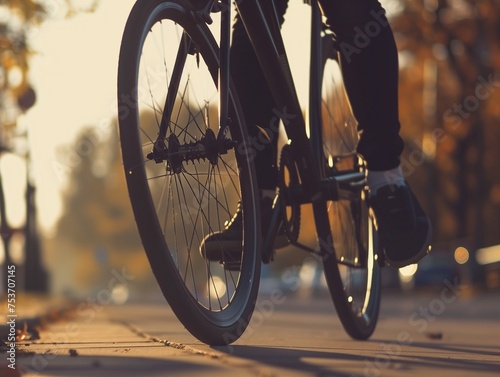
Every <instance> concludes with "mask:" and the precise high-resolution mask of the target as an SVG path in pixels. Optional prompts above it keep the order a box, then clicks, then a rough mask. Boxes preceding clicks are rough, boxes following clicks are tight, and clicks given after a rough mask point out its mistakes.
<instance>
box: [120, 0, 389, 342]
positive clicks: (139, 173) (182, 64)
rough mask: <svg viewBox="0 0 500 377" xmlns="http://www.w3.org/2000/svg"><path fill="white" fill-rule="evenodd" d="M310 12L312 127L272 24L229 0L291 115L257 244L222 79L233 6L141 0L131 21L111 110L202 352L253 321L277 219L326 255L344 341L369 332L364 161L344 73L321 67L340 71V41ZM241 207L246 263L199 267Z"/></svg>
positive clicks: (141, 203) (246, 146) (230, 98)
mask: <svg viewBox="0 0 500 377" xmlns="http://www.w3.org/2000/svg"><path fill="white" fill-rule="evenodd" d="M310 5H311V69H310V101H309V114H310V116H309V120H308V121H309V127H307V125H306V119H305V117H304V116H303V115H302V110H301V106H300V103H299V100H298V98H297V94H296V91H295V88H294V83H293V78H292V76H291V73H290V69H289V65H288V61H287V57H286V53H285V48H284V44H283V39H282V36H281V34H280V28H279V25H278V23H277V21H276V20H274V19H272V17H271V19H266V18H265V17H264V16H263V14H262V12H261V9H260V6H259V4H258V3H257V2H255V1H251V0H244V1H238V4H237V7H238V10H239V13H240V15H241V17H242V19H243V20H244V21H245V20H246V19H248V20H252V22H251V23H245V24H246V25H247V32H248V33H249V35H251V36H252V38H251V39H252V41H253V45H254V49H255V51H256V52H257V55H258V57H259V61H260V62H261V65H262V67H263V70H264V72H265V74H266V79H267V81H268V83H269V85H270V88H271V90H272V92H273V96H274V98H275V102H276V106H277V109H281V110H280V111H281V112H282V115H283V114H285V115H284V116H282V121H283V123H284V127H285V129H286V133H287V136H288V139H289V142H288V144H287V145H285V146H284V147H283V149H282V151H281V155H280V177H281V178H280V187H279V194H278V197H277V199H276V200H275V202H274V207H273V215H272V220H271V225H270V227H269V229H268V231H267V233H266V234H263V235H262V236H261V234H260V233H261V231H260V229H261V228H260V208H259V197H258V188H257V186H256V175H255V167H254V165H253V153H254V152H255V150H254V149H252V145H251V143H249V139H248V134H247V130H246V125H245V120H244V117H243V115H242V112H241V108H240V103H239V99H238V92H237V88H235V87H234V85H233V84H232V81H231V80H230V75H229V46H230V33H231V24H230V20H231V18H230V17H231V16H230V13H231V12H230V9H231V3H230V1H229V0H204V1H197V0H193V1H191V2H190V1H188V0H138V1H137V2H136V4H135V5H134V7H133V9H132V11H131V13H130V15H129V19H128V21H127V24H126V26H125V30H124V33H123V39H122V44H121V50H120V57H119V69H118V112H119V128H120V137H121V149H122V155H123V163H124V169H125V174H126V178H127V186H128V190H129V196H130V200H131V203H132V207H133V211H134V215H135V220H136V222H137V226H138V230H139V233H140V236H141V239H142V242H143V246H144V249H145V252H146V254H147V257H148V259H149V262H150V265H151V268H152V271H153V273H154V275H155V277H156V280H157V282H158V284H159V286H160V288H161V290H162V292H163V295H164V296H165V298H166V300H167V302H168V303H169V305H170V306H171V308H172V310H173V312H174V313H175V314H176V316H177V317H178V319H179V320H180V321H181V323H182V324H183V325H184V326H185V327H186V329H187V330H188V331H189V332H190V333H191V334H192V335H194V336H195V337H196V338H198V339H199V340H201V341H202V342H204V343H207V344H210V345H226V344H229V343H231V342H234V341H235V340H237V339H238V338H239V337H240V336H241V335H242V334H243V332H244V331H245V329H246V327H247V326H248V324H249V322H250V319H251V316H252V313H253V310H254V308H255V302H256V299H257V296H258V286H259V278H260V269H261V264H262V262H264V263H268V262H269V261H270V260H271V259H272V252H273V251H272V249H273V247H272V245H273V240H274V237H275V235H276V231H277V229H278V227H279V223H280V222H281V223H282V224H283V227H284V228H285V231H286V234H287V236H288V238H289V241H290V243H291V244H292V245H295V246H297V247H299V248H301V249H305V250H307V251H309V252H311V253H314V254H315V255H317V257H318V258H321V260H322V262H323V268H324V273H325V277H326V281H327V284H328V287H329V291H330V293H331V297H332V300H333V302H334V305H335V308H336V311H337V313H338V315H339V318H340V320H341V323H342V325H343V327H344V329H345V330H346V332H347V333H348V334H349V335H350V336H351V337H352V338H354V339H367V338H369V337H370V335H371V334H372V333H373V331H374V329H375V326H376V323H377V317H378V311H379V305H380V267H381V265H383V262H382V261H381V258H379V257H378V252H377V251H378V250H377V247H378V242H377V232H376V224H375V221H374V218H373V215H372V213H371V211H370V209H369V206H368V205H367V192H366V179H365V165H364V163H363V161H362V160H361V158H360V157H359V156H358V155H357V154H356V153H355V146H356V143H357V133H356V123H355V120H354V118H353V116H352V114H350V111H349V107H348V106H346V104H347V102H346V100H345V94H344V93H343V91H342V90H341V89H340V88H339V87H338V86H336V85H333V86H332V85H330V81H331V80H336V79H337V76H338V74H336V73H332V71H330V70H329V67H332V69H334V70H335V69H338V68H336V67H337V63H338V61H337V50H336V45H335V41H334V38H333V37H332V35H331V34H330V33H329V32H328V30H327V28H326V27H325V25H324V24H323V22H322V16H321V12H320V10H319V7H318V4H317V2H316V1H314V0H313V1H311V2H310ZM214 18H217V19H218V20H217V22H213V19H214ZM217 28H219V30H217ZM212 30H215V32H213V31H212ZM214 33H215V34H216V35H217V34H218V33H220V37H217V38H216V37H214ZM171 42H172V43H171ZM167 63H168V64H167ZM169 64H171V65H169ZM202 79H205V80H202ZM330 97H334V98H333V99H332V98H330ZM337 97H338V98H340V99H337ZM332 100H334V101H337V102H332ZM338 101H340V102H338ZM307 130H309V135H308V134H307ZM305 204H308V205H312V207H313V213H314V221H315V228H316V232H317V238H318V240H319V241H318V246H317V247H316V248H311V247H308V246H305V245H303V244H302V243H301V242H299V229H300V213H301V206H302V205H305ZM238 205H239V206H241V208H242V213H243V215H242V217H243V234H242V242H241V248H242V257H241V261H237V262H236V264H235V262H234V261H229V260H225V259H224V255H223V254H221V260H220V261H219V262H210V261H208V260H206V259H205V258H203V256H202V253H200V250H199V247H200V243H201V242H202V240H203V238H204V237H205V236H206V235H207V234H209V233H211V232H215V231H220V230H222V229H223V228H224V221H225V220H227V219H228V218H230V217H231V216H232V215H233V214H234V213H235V211H236V208H237V206H238Z"/></svg>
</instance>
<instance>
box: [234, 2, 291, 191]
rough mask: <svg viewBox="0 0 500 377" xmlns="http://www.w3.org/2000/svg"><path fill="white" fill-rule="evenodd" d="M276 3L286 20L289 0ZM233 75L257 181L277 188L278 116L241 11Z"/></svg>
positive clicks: (265, 7)
mask: <svg viewBox="0 0 500 377" xmlns="http://www.w3.org/2000/svg"><path fill="white" fill-rule="evenodd" d="M260 2H261V6H262V8H263V10H264V11H265V12H272V11H273V9H272V3H271V1H269V0H260ZM274 5H275V7H276V12H277V15H278V19H279V22H280V24H283V21H284V14H285V11H286V8H287V5H288V0H274ZM231 75H232V78H233V80H234V82H235V84H236V88H237V89H238V93H239V96H240V99H241V104H242V108H243V113H244V115H245V119H246V121H247V126H248V133H249V137H250V139H251V140H248V141H247V142H248V144H249V145H248V147H250V148H251V150H252V153H253V155H254V156H255V168H256V171H257V181H258V185H259V187H260V188H261V189H262V190H270V191H274V190H275V189H276V187H277V184H278V174H277V169H276V158H277V156H276V150H277V143H278V125H279V119H277V117H276V115H275V114H274V113H273V108H274V100H273V98H272V94H271V91H270V89H269V87H268V86H267V84H266V80H265V78H264V73H263V72H262V69H261V68H260V65H259V62H258V60H257V56H256V55H255V52H254V50H253V47H252V44H251V42H250V40H249V38H248V36H247V34H246V31H245V28H244V26H243V22H242V20H241V18H240V16H239V15H236V20H235V23H234V29H233V42H232V46H231ZM257 126H258V127H257ZM259 127H260V128H262V129H264V130H265V131H266V134H264V133H263V132H262V131H261V130H259Z"/></svg>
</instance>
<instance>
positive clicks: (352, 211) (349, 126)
mask: <svg viewBox="0 0 500 377" xmlns="http://www.w3.org/2000/svg"><path fill="white" fill-rule="evenodd" d="M322 56H323V75H322V77H323V79H322V88H321V91H322V93H321V120H322V124H321V127H319V130H320V132H321V134H320V135H319V136H318V137H315V138H313V140H319V141H320V144H319V145H318V146H317V149H318V150H320V151H322V153H321V156H320V160H321V161H320V165H321V174H322V176H323V177H324V178H325V177H331V176H335V175H338V176H341V175H343V174H347V173H361V174H358V176H359V177H361V178H360V181H361V185H360V182H356V184H355V185H352V186H348V187H346V188H343V193H342V194H341V196H340V199H339V200H333V201H327V202H326V213H325V208H324V207H323V208H322V207H321V206H320V207H318V208H316V210H315V211H316V216H317V221H318V217H320V218H321V219H320V220H319V221H318V224H320V225H319V227H318V233H319V238H320V240H321V242H322V249H323V266H324V270H325V277H326V281H327V284H328V287H329V290H330V294H331V296H332V299H333V302H334V304H335V308H336V310H337V313H338V315H339V318H340V320H341V322H342V325H343V327H344V329H345V330H346V332H347V333H348V334H349V335H350V336H351V337H353V338H354V339H367V338H368V337H370V335H371V334H372V333H373V331H374V329H375V326H376V323H377V318H378V312H379V306H380V267H379V264H378V262H377V247H378V243H377V232H376V229H375V224H374V218H373V215H372V214H371V211H370V209H369V206H368V203H367V197H368V195H367V192H366V189H365V188H364V187H363V186H364V185H363V181H364V174H362V173H363V172H364V165H363V162H362V160H361V159H360V158H359V157H358V156H357V154H356V145H357V141H358V135H357V131H356V125H357V123H356V120H355V118H354V116H353V114H352V112H351V109H350V106H349V102H348V99H347V96H346V93H345V90H344V87H343V83H342V75H341V72H340V67H339V64H338V59H337V51H336V49H335V48H334V43H333V40H332V38H331V36H330V35H328V34H327V35H325V36H324V37H323V40H322ZM323 224H328V225H327V226H325V225H323Z"/></svg>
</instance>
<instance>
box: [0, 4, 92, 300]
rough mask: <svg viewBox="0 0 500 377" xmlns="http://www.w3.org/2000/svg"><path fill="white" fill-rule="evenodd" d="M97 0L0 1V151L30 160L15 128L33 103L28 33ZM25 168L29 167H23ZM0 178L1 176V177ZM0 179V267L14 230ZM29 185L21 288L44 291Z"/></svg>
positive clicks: (87, 8)
mask: <svg viewBox="0 0 500 377" xmlns="http://www.w3.org/2000/svg"><path fill="white" fill-rule="evenodd" d="M97 4H98V0H59V1H57V2H56V1H46V0H0V153H5V152H7V153H16V154H19V155H23V156H24V157H25V158H26V161H27V163H29V151H27V150H26V148H25V146H26V137H27V134H26V130H19V129H18V118H19V116H20V115H22V114H23V113H24V112H26V111H28V110H29V109H30V108H31V107H32V106H33V105H34V104H35V101H36V92H35V89H34V88H33V87H32V85H31V84H30V80H29V61H30V56H31V55H32V54H33V51H31V50H30V48H29V44H30V37H31V36H33V35H34V34H36V31H37V30H38V28H39V27H40V25H41V23H42V22H43V21H44V20H45V19H47V18H48V17H50V15H51V14H52V13H55V12H57V13H58V14H61V13H62V14H64V15H66V16H72V15H74V14H76V13H77V12H81V11H89V12H92V11H94V9H95V7H96V6H97ZM28 170H29V169H28ZM0 178H1V177H0ZM4 181H5V179H4V180H2V179H0V215H1V216H0V221H1V225H0V232H1V236H2V241H3V244H4V258H3V268H5V267H6V266H7V265H9V264H12V259H11V256H10V250H9V241H10V237H11V235H12V234H13V231H14V230H13V229H11V227H10V226H9V224H8V219H7V216H6V211H5V207H6V205H7V203H8V198H5V196H4V191H3V186H2V185H1V183H2V182H4ZM34 190H35V188H34V185H33V182H32V181H31V179H30V177H29V176H28V177H27V185H26V201H27V206H26V207H27V219H26V226H25V245H26V255H25V267H26V271H25V275H26V278H27V279H26V284H25V288H26V289H28V290H41V291H44V290H45V289H46V287H47V282H46V277H45V274H44V272H43V271H42V270H41V258H40V250H39V242H38V239H37V232H36V222H35V211H36V210H35V205H34V200H33V193H34Z"/></svg>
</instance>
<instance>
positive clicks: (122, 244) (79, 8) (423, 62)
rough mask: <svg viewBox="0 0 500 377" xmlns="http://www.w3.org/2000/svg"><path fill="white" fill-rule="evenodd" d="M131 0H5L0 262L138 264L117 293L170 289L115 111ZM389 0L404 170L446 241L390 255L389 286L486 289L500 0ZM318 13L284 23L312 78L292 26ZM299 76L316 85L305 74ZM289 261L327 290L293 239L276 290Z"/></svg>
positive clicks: (26, 270)
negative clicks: (145, 243)
mask: <svg viewBox="0 0 500 377" xmlns="http://www.w3.org/2000/svg"><path fill="white" fill-rule="evenodd" d="M133 3H134V1H133V0H120V1H110V0H2V1H0V63H1V66H0V222H1V225H0V231H1V236H2V243H1V246H0V263H1V265H2V270H1V272H0V274H1V275H2V276H5V268H6V266H7V265H9V264H12V263H14V264H16V266H17V267H18V268H17V271H18V273H17V284H18V290H25V291H29V292H45V293H52V294H71V295H83V296H85V295H88V294H90V293H91V292H95V291H96V290H98V289H99V288H101V287H106V286H107V285H108V283H109V282H110V279H111V278H112V277H113V276H114V275H116V274H117V273H120V274H123V273H124V271H126V274H127V276H129V277H133V280H132V282H131V283H129V284H126V286H125V285H123V284H122V285H115V286H113V288H114V290H113V294H114V298H115V299H116V300H117V301H120V300H125V299H126V297H127V295H142V296H144V295H145V294H148V293H149V294H152V295H157V294H158V292H159V291H158V288H157V286H156V282H155V281H154V278H153V276H152V274H151V272H150V268H149V265H148V263H147V260H146V257H145V254H144V251H143V250H142V246H141V242H140V239H139V237H138V234H137V231H136V226H135V222H134V220H133V217H132V212H131V208H130V204H129V200H128V193H127V189H126V187H125V180H124V173H123V169H122V166H121V156H120V151H119V142H118V134H117V124H116V112H117V110H116V99H115V97H116V74H117V72H116V70H117V62H118V51H119V46H120V40H121V33H122V31H123V28H124V25H125V21H126V18H127V15H128V13H129V11H130V9H131V7H132V5H133ZM382 3H383V4H384V5H385V6H386V9H387V10H388V12H389V15H390V18H391V24H392V27H393V29H394V32H395V35H396V39H397V43H398V47H399V52H400V118H401V122H402V124H403V131H402V132H403V137H404V139H405V142H406V150H405V154H404V156H403V159H402V162H403V171H404V173H405V175H406V177H407V179H408V181H409V182H410V184H411V185H412V186H413V187H414V190H415V192H416V194H417V196H418V197H419V199H420V200H421V202H422V204H423V206H424V208H425V210H426V211H427V212H428V214H429V216H430V217H431V220H432V222H433V226H434V245H433V253H432V254H431V255H430V256H429V257H427V258H425V259H424V260H423V261H422V262H421V263H420V264H419V265H418V266H417V265H414V266H410V267H409V268H406V269H403V270H399V271H398V270H395V269H384V280H383V283H384V286H385V287H386V288H388V289H396V290H400V289H403V290H412V289H424V288H429V287H433V286H442V283H443V281H445V280H446V279H448V280H449V281H455V280H454V279H459V280H458V281H459V282H460V284H461V285H462V286H464V287H470V288H472V289H473V290H474V291H478V290H487V289H499V288H500V174H499V171H500V148H498V144H499V142H500V127H499V124H500V106H498V103H500V1H499V0H453V1H452V0H399V1H397V0H385V1H382ZM307 12H308V7H307V5H304V4H303V2H301V1H298V0H291V1H290V8H289V11H288V12H287V17H286V22H285V26H284V35H285V38H286V44H287V47H288V51H289V54H290V61H291V64H292V69H293V70H294V72H295V73H297V74H298V75H299V76H298V77H300V73H301V72H302V73H303V72H305V68H307V65H308V61H307V57H306V56H304V55H305V54H303V53H302V51H303V50H304V48H305V46H307V45H308V33H309V32H308V30H307V28H305V27H304V28H303V29H304V30H301V28H296V27H295V28H294V27H293V25H297V23H299V22H302V24H303V22H304V21H301V18H300V17H304V13H307ZM306 17H307V16H306ZM297 87H298V90H299V92H300V96H301V98H302V99H304V98H305V96H306V95H307V81H306V80H304V79H302V80H301V79H299V80H298V82H297ZM304 103H305V102H304ZM304 215H305V216H307V215H308V214H307V211H306V213H305V214H304ZM306 223H307V221H305V220H304V221H303V224H306ZM309 223H310V222H309ZM312 230H313V229H312V228H311V229H308V228H307V226H304V227H303V229H302V230H301V232H302V233H301V236H303V237H304V238H305V239H306V240H307V239H310V238H311V237H312V234H311V231H312ZM290 274H293V275H297V276H299V277H300V279H301V282H302V284H301V290H302V292H305V294H311V293H316V292H321V291H323V290H325V289H326V288H325V285H324V282H323V281H322V277H321V267H320V266H319V265H318V264H317V263H316V262H315V260H314V259H313V258H311V257H309V256H308V255H306V254H305V253H303V252H301V251H297V250H294V249H293V248H289V249H286V250H284V251H280V252H279V253H278V254H277V255H276V258H275V261H274V262H273V263H271V264H270V265H268V266H265V269H264V271H263V283H262V289H266V287H269V286H275V285H276V284H285V283H286V281H289V279H288V277H289V276H290ZM121 276H123V275H121ZM4 280H5V279H4V278H3V277H2V278H1V281H2V282H3V281H4ZM0 292H2V294H1V295H3V294H4V293H5V291H4V287H3V286H2V288H0Z"/></svg>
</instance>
